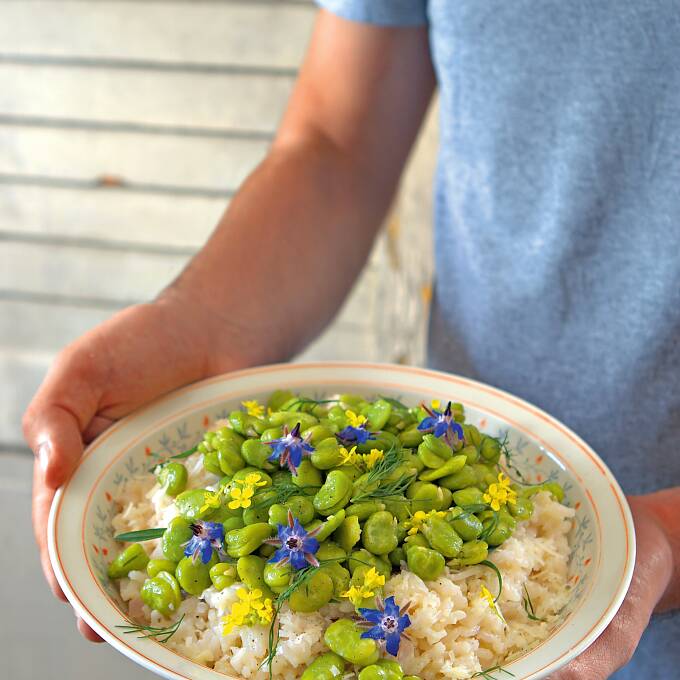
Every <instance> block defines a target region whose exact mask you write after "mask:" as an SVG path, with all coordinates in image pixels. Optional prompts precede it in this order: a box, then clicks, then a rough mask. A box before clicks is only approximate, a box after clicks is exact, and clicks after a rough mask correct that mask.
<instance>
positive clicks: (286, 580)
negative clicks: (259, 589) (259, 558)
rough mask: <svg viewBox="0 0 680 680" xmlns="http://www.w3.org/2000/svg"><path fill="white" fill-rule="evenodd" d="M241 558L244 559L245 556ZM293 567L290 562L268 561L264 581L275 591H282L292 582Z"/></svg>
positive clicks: (265, 566)
mask: <svg viewBox="0 0 680 680" xmlns="http://www.w3.org/2000/svg"><path fill="white" fill-rule="evenodd" d="M241 559H244V558H243V557H242V558H241ZM292 573H293V568H292V567H291V566H290V562H286V564H281V562H266V563H265V565H264V572H263V576H264V582H265V583H266V584H267V585H268V586H269V588H270V589H271V590H272V591H273V592H274V593H282V592H283V591H284V590H285V589H286V588H287V587H288V585H289V584H290V577H291V575H292Z"/></svg>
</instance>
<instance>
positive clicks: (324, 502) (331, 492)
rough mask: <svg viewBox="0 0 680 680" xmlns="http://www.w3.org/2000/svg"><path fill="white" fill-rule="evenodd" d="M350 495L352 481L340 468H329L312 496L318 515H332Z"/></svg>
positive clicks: (344, 504) (342, 506)
mask: <svg viewBox="0 0 680 680" xmlns="http://www.w3.org/2000/svg"><path fill="white" fill-rule="evenodd" d="M351 495H352V481H351V480H350V478H349V477H348V476H347V475H346V474H345V473H344V472H340V470H331V471H330V472H329V473H328V476H327V477H326V481H325V482H324V484H323V486H322V487H321V488H320V489H319V491H318V492H317V494H316V495H315V496H314V507H315V508H316V511H317V512H318V513H319V514H320V515H325V516H328V515H333V514H335V513H336V512H338V510H341V509H342V508H344V507H345V506H346V505H347V503H349V499H350V497H351Z"/></svg>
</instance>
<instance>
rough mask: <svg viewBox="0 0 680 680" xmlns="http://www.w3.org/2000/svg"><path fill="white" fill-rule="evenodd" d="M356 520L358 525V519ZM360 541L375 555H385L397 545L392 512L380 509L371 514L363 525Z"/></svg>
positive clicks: (395, 522)
mask: <svg viewBox="0 0 680 680" xmlns="http://www.w3.org/2000/svg"><path fill="white" fill-rule="evenodd" d="M356 522H357V525H358V524H359V520H358V519H357V520H356ZM361 542H362V543H363V546H364V548H366V550H368V551H369V552H372V553H373V554H375V555H386V554H387V553H389V552H391V551H392V550H394V549H395V548H396V547H397V545H398V540H397V521H396V520H395V518H394V516H393V515H392V513H390V512H387V511H385V510H381V511H380V512H376V513H374V514H372V515H371V516H370V517H369V518H368V520H366V524H365V525H364V530H363V532H362V533H361ZM340 544H341V545H342V542H341V543H340ZM343 547H344V546H343ZM350 547H351V546H350Z"/></svg>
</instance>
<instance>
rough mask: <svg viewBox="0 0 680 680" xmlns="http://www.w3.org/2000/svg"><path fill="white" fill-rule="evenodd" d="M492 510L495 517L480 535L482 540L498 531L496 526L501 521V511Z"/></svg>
mask: <svg viewBox="0 0 680 680" xmlns="http://www.w3.org/2000/svg"><path fill="white" fill-rule="evenodd" d="M491 512H493V517H491V521H490V522H489V524H488V526H487V527H486V528H485V529H484V531H482V533H481V534H480V535H479V540H480V541H486V539H487V538H489V536H491V534H493V532H494V531H496V527H497V526H498V522H499V521H500V518H499V513H498V512H497V511H496V510H491Z"/></svg>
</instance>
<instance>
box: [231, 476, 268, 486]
mask: <svg viewBox="0 0 680 680" xmlns="http://www.w3.org/2000/svg"><path fill="white" fill-rule="evenodd" d="M235 483H236V484H243V486H244V487H248V486H267V482H266V481H265V480H264V479H262V475H261V474H260V473H259V472H250V473H249V474H247V475H246V478H245V479H237V480H236V482H235Z"/></svg>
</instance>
